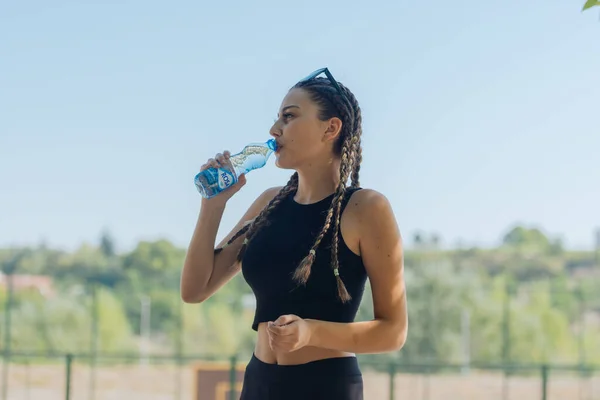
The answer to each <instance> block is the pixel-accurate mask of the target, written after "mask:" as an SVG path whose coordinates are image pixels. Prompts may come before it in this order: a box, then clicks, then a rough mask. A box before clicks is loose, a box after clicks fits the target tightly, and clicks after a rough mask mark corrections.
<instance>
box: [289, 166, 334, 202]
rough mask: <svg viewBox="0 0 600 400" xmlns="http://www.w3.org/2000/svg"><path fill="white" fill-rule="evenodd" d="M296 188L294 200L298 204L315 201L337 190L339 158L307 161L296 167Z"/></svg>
mask: <svg viewBox="0 0 600 400" xmlns="http://www.w3.org/2000/svg"><path fill="white" fill-rule="evenodd" d="M297 172H298V190H297V191H296V194H295V196H294V200H295V201H296V202H297V203H300V204H311V203H316V202H317V201H319V200H322V199H324V198H326V197H327V196H329V195H331V194H332V193H334V192H335V191H336V190H337V187H338V185H339V183H340V160H339V159H337V158H333V159H330V160H326V162H322V163H314V162H311V163H309V164H308V165H307V166H306V167H303V168H301V169H298V171H297Z"/></svg>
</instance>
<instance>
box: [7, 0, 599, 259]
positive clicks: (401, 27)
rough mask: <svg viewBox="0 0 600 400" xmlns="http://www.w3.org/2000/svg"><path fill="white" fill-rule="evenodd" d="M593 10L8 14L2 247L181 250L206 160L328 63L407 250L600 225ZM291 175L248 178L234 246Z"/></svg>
mask: <svg viewBox="0 0 600 400" xmlns="http://www.w3.org/2000/svg"><path fill="white" fill-rule="evenodd" d="M583 3H584V1H583V0H578V1H575V0H573V1H558V0H544V1H542V0H532V1H527V2H524V1H522V0H506V1H504V2H501V3H498V2H474V1H466V0H458V1H454V2H436V3H431V2H415V1H411V2H407V1H399V2H398V1H396V2H392V1H388V2H379V1H375V2H367V3H365V2H355V1H337V0H335V1H328V2H316V1H312V0H308V1H302V2H298V1H296V2H281V1H254V2H242V1H237V2H235V1H228V2H198V1H173V2H165V1H160V2H159V1H140V0H131V1H125V0H122V1H106V0H104V1H64V0H55V1H52V2H47V1H39V0H31V1H20V2H3V4H2V5H0V188H1V189H0V247H6V246H17V245H37V244H38V243H40V242H45V243H46V244H48V245H49V246H52V247H57V248H62V249H65V250H73V249H75V248H77V247H78V246H80V245H81V244H82V243H83V242H88V243H98V240H99V237H100V234H101V232H102V231H103V230H108V231H109V232H110V233H111V235H112V236H113V237H114V238H115V240H116V242H117V248H118V249H119V250H121V251H128V250H130V249H131V248H133V247H134V246H135V245H136V243H137V242H138V241H140V240H157V239H161V238H165V239H168V240H170V241H172V242H174V243H175V244H176V245H178V246H181V247H187V245H188V243H189V240H190V238H191V235H192V232H193V230H194V226H195V224H196V220H197V216H198V212H199V209H200V195H199V194H198V192H197V191H196V190H195V187H194V184H193V178H194V175H195V174H196V173H197V172H198V169H199V168H200V166H201V165H202V164H203V163H204V161H205V160H206V159H207V158H210V157H212V156H213V155H214V154H215V153H217V152H220V151H222V150H224V149H228V150H230V151H232V152H237V151H239V150H240V149H241V148H242V147H243V146H244V145H246V144H247V143H250V142H257V141H266V140H267V139H268V138H269V135H268V130H269V128H270V126H271V124H272V122H273V120H274V118H275V117H276V114H277V111H278V108H279V106H280V104H281V100H282V99H283V97H284V96H285V93H286V91H287V90H288V89H289V87H291V86H292V85H293V84H294V83H295V82H296V81H297V80H299V79H301V78H303V77H304V76H306V75H308V74H309V73H310V72H312V71H313V70H315V69H317V68H320V67H324V66H327V67H329V68H330V70H331V72H332V73H333V75H334V76H335V77H336V78H337V79H338V80H339V81H341V82H342V83H344V84H345V85H347V86H348V87H349V88H350V89H351V90H352V91H353V92H354V94H355V95H356V97H357V98H358V100H359V102H360V104H361V108H362V113H363V122H364V125H363V164H362V169H361V174H362V175H361V186H363V187H368V188H372V189H375V190H378V191H380V192H381V193H383V194H384V195H385V196H386V197H387V198H388V199H389V200H390V202H391V204H392V206H393V209H394V213H395V216H396V218H397V220H398V226H399V228H400V230H401V232H402V234H403V236H404V237H405V238H406V239H405V240H406V242H407V245H410V239H411V237H412V235H413V234H414V233H415V232H418V231H421V232H424V233H425V234H426V235H428V234H431V233H437V234H439V235H441V237H442V240H443V243H444V245H445V246H446V247H453V246H456V245H457V244H458V243H461V245H473V246H493V245H496V244H497V243H498V242H499V240H501V237H502V235H503V234H504V233H505V232H506V231H507V230H508V229H510V228H511V227H512V226H514V225H516V224H524V225H526V226H530V227H539V228H540V229H543V230H544V232H546V233H547V234H548V235H550V236H552V237H560V238H562V240H563V241H564V242H565V244H566V245H567V246H568V247H571V248H579V249H591V248H592V246H593V245H594V230H595V229H597V228H598V227H600V211H599V209H600V156H599V155H598V154H599V151H600V127H599V122H600V119H599V115H600V112H599V111H598V110H599V108H598V107H599V104H600V75H599V74H598V72H599V71H600V18H599V14H600V11H599V10H589V11H585V12H583V13H582V12H581V6H582V5H583ZM292 172H293V171H289V170H281V169H278V168H277V167H275V165H274V163H273V159H271V160H269V162H268V163H267V165H266V166H265V167H264V168H262V169H260V170H256V171H253V172H251V173H250V174H248V177H247V178H248V183H247V185H246V186H245V187H244V188H243V189H242V190H241V191H240V192H239V193H238V194H237V195H236V196H234V197H233V198H232V199H231V200H230V202H229V203H228V206H227V209H226V211H225V215H224V216H223V219H222V224H221V228H220V230H219V235H218V236H219V238H220V237H222V236H223V235H225V234H226V233H227V232H228V231H229V230H230V229H231V227H232V226H233V225H234V224H235V223H236V222H237V220H238V219H239V218H240V217H241V215H242V214H243V212H244V211H245V209H246V207H247V206H248V205H249V204H250V202H252V201H253V200H254V198H255V197H256V196H258V195H259V194H260V193H261V192H262V191H263V190H265V189H266V188H268V187H270V186H276V185H283V184H285V182H286V181H287V179H288V177H289V176H290V175H291V174H292Z"/></svg>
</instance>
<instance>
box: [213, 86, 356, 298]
mask: <svg viewBox="0 0 600 400" xmlns="http://www.w3.org/2000/svg"><path fill="white" fill-rule="evenodd" d="M338 84H339V86H340V88H341V90H342V91H343V93H344V96H342V95H341V94H340V93H339V92H338V91H337V90H336V89H335V87H334V86H333V85H332V84H331V82H330V81H329V80H328V79H326V78H313V79H310V80H307V81H303V82H300V83H297V84H296V85H294V86H293V87H292V89H302V90H304V91H306V92H307V93H308V94H309V96H310V98H311V100H312V101H313V102H314V103H315V104H316V105H317V106H318V107H319V110H320V113H319V119H320V120H322V121H327V120H329V119H331V118H334V117H337V118H339V119H340V120H341V121H342V130H341V132H340V135H339V138H338V140H337V142H336V143H335V146H334V151H335V153H336V155H337V156H339V157H340V158H341V164H340V183H339V186H338V187H337V189H336V192H335V195H334V196H333V199H332V200H331V205H330V206H329V211H328V213H327V218H326V219H325V224H324V225H323V228H322V229H321V232H320V233H319V235H318V236H317V237H316V238H315V241H314V243H313V245H312V247H311V249H310V251H309V253H308V255H307V256H306V257H305V258H304V259H303V260H302V261H301V262H300V264H299V265H298V267H297V269H296V271H295V273H294V280H296V281H297V282H298V283H300V284H305V283H306V282H307V281H308V278H309V276H310V271H311V267H312V264H313V262H314V259H315V257H316V251H317V248H318V247H319V244H320V243H321V241H322V240H323V238H324V237H325V234H326V233H327V232H328V231H329V230H330V229H331V228H332V225H333V235H332V246H331V250H332V251H331V267H332V269H333V273H334V274H335V277H336V281H337V288H338V297H339V298H340V300H342V301H343V302H346V301H349V300H350V299H351V297H350V295H349V294H348V291H347V290H346V287H345V285H344V283H343V282H342V280H341V278H340V276H339V261H338V237H339V230H340V217H341V206H342V200H343V198H344V195H345V193H346V183H347V181H348V178H351V186H352V187H358V186H359V180H358V178H359V171H360V163H361V161H362V148H361V135H362V116H361V110H360V106H359V105H358V101H357V100H356V98H355V97H354V95H353V94H352V92H350V90H349V89H348V88H346V87H345V86H344V85H342V84H341V83H339V82H338ZM290 90H291V89H290ZM297 189H298V173H297V172H296V173H294V174H293V175H292V177H291V178H290V180H289V181H288V183H287V184H286V185H285V186H284V187H283V188H282V189H281V190H280V191H279V193H278V194H277V195H276V196H275V197H274V198H273V199H272V200H271V201H270V202H269V204H267V206H266V207H265V208H264V209H263V210H262V211H261V212H260V214H259V215H258V216H257V217H256V218H254V220H253V221H251V222H249V223H247V224H246V225H245V226H244V227H242V228H241V229H240V230H239V231H238V232H236V234H235V235H233V237H232V238H231V239H229V241H228V242H227V244H226V245H225V246H228V245H229V244H231V243H233V242H234V241H235V240H236V239H238V238H239V237H240V236H242V235H243V234H244V233H246V239H245V240H244V244H243V245H242V247H241V249H240V251H239V253H238V256H237V259H238V261H241V260H242V258H243V257H244V253H245V251H246V248H247V246H248V243H249V242H250V241H251V240H252V238H253V237H254V235H255V234H256V232H258V231H259V230H260V229H261V228H262V227H263V226H265V225H267V224H268V222H269V215H270V214H271V211H273V210H274V209H275V208H277V206H278V205H279V204H280V203H281V201H282V200H283V199H285V198H286V197H287V196H289V195H290V194H292V193H294V192H295V191H296V190H297ZM221 250H222V249H216V250H215V252H219V251H221Z"/></svg>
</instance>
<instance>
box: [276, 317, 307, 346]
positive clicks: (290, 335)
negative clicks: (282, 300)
mask: <svg viewBox="0 0 600 400" xmlns="http://www.w3.org/2000/svg"><path fill="white" fill-rule="evenodd" d="M267 332H268V334H269V345H270V346H271V349H273V350H274V351H285V352H291V351H295V350H298V349H300V348H302V347H304V346H306V345H308V342H309V341H310V336H311V329H310V326H309V324H308V322H307V321H305V320H303V319H302V318H300V317H298V316H297V315H293V314H290V315H282V316H281V317H279V318H277V319H276V320H275V321H273V322H271V321H269V323H268V324H267Z"/></svg>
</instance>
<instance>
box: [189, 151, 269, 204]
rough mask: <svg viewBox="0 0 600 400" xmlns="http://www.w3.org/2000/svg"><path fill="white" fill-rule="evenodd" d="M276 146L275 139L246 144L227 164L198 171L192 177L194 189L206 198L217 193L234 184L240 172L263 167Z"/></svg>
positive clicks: (245, 172)
mask: <svg viewBox="0 0 600 400" xmlns="http://www.w3.org/2000/svg"><path fill="white" fill-rule="evenodd" d="M276 148H277V142H275V139H270V140H268V141H267V142H265V143H250V144H248V145H247V146H245V147H244V148H243V149H242V151H240V152H239V153H237V154H233V155H231V156H230V157H229V160H227V161H228V163H227V165H224V166H222V167H221V168H213V167H211V168H208V169H205V170H204V171H200V172H199V173H198V174H197V175H196V177H195V178H194V184H195V185H196V189H197V190H198V192H200V194H201V195H202V197H204V198H207V199H209V198H211V197H214V196H216V195H218V194H219V193H220V192H222V191H223V190H225V189H227V188H228V187H229V186H231V185H233V184H235V183H236V182H237V181H238V177H239V176H240V175H241V174H247V173H248V172H250V171H252V170H254V169H258V168H261V167H263V166H264V165H265V164H266V163H267V160H268V159H269V157H270V156H271V154H273V152H274V151H275V150H276Z"/></svg>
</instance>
